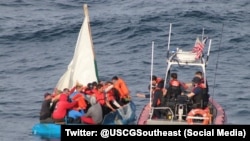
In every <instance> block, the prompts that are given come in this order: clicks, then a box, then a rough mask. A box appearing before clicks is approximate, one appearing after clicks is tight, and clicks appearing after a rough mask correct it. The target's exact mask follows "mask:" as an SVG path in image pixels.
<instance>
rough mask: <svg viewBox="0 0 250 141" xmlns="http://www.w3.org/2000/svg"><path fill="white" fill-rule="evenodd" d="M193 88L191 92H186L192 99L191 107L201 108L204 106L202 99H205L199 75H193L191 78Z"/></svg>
mask: <svg viewBox="0 0 250 141" xmlns="http://www.w3.org/2000/svg"><path fill="white" fill-rule="evenodd" d="M192 82H193V86H194V88H193V90H192V92H190V93H189V94H187V96H188V97H189V99H191V100H192V102H193V104H192V109H195V108H203V107H204V105H203V104H204V103H203V101H204V100H206V99H204V93H203V92H204V91H203V88H202V85H200V84H201V78H200V77H194V78H193V80H192Z"/></svg>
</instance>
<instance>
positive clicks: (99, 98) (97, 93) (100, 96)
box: [94, 91, 105, 106]
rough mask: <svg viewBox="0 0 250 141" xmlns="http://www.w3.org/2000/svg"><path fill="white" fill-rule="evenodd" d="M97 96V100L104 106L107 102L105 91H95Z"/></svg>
mask: <svg viewBox="0 0 250 141" xmlns="http://www.w3.org/2000/svg"><path fill="white" fill-rule="evenodd" d="M94 94H95V97H96V101H97V102H98V103H100V104H101V105H102V106H103V105H104V104H105V96H104V93H101V92H99V91H95V93H94Z"/></svg>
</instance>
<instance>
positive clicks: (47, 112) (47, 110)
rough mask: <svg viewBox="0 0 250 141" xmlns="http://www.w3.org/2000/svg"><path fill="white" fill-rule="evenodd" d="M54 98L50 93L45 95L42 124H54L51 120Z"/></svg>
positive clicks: (41, 112) (41, 114) (41, 116)
mask: <svg viewBox="0 0 250 141" xmlns="http://www.w3.org/2000/svg"><path fill="white" fill-rule="evenodd" d="M51 102H52V96H51V94H50V93H45V94H44V101H43V103H42V107H41V111H40V123H53V122H54V121H53V119H52V118H51V114H52V112H53V111H52V110H53V109H52V108H51V106H50V105H51V104H50V103H51Z"/></svg>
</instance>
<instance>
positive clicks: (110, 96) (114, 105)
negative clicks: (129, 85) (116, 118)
mask: <svg viewBox="0 0 250 141" xmlns="http://www.w3.org/2000/svg"><path fill="white" fill-rule="evenodd" d="M104 94H105V99H106V106H107V107H108V108H109V109H110V110H111V111H115V110H116V109H118V108H120V107H121V105H120V104H119V103H118V102H117V101H118V100H119V91H118V90H117V89H116V88H114V85H113V83H112V82H110V81H108V82H106V84H105V89H104Z"/></svg>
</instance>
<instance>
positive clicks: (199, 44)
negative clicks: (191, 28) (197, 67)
mask: <svg viewBox="0 0 250 141" xmlns="http://www.w3.org/2000/svg"><path fill="white" fill-rule="evenodd" d="M203 49H204V44H203V43H202V42H201V41H200V40H199V38H197V39H196V41H195V45H194V47H193V50H192V52H193V53H196V57H195V58H196V59H199V58H200V57H201V55H202V52H203Z"/></svg>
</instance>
